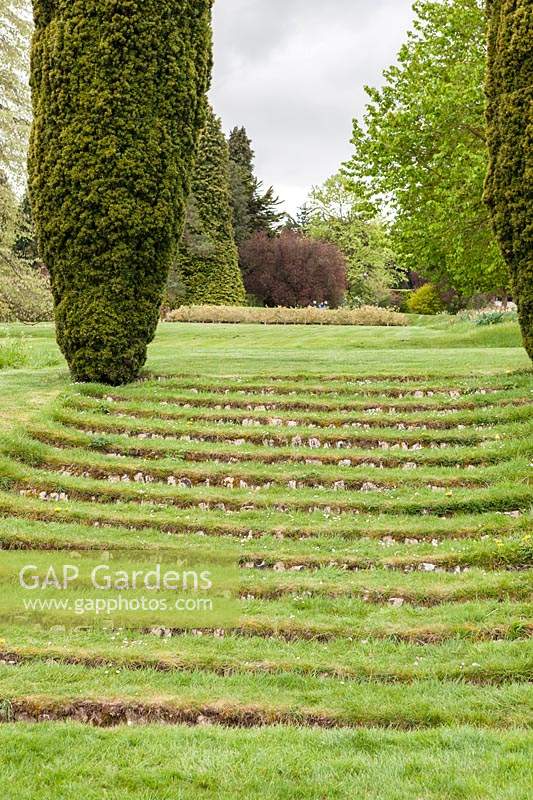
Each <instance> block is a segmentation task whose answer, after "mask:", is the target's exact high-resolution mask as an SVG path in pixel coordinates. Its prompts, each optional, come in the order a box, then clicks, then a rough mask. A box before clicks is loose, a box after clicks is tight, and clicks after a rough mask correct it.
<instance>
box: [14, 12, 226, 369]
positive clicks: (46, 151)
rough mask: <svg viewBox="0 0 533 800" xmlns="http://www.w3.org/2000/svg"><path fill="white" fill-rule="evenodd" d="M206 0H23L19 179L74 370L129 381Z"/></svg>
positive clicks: (188, 165) (159, 255)
mask: <svg viewBox="0 0 533 800" xmlns="http://www.w3.org/2000/svg"><path fill="white" fill-rule="evenodd" d="M211 5H212V0H34V16H35V36H34V42H33V52H32V77H31V81H32V90H33V105H34V116H35V121H34V126H33V131H32V140H31V147H30V159H29V167H30V189H31V198H32V207H33V213H34V218H35V223H36V229H37V235H38V239H39V242H40V248H41V254H42V258H43V260H44V262H45V263H46V265H47V267H48V269H49V271H50V275H51V281H52V289H53V295H54V303H55V317H56V325H57V338H58V342H59V345H60V347H61V349H62V351H63V353H64V354H65V356H66V358H67V361H68V363H69V366H70V368H71V372H72V375H73V377H74V378H75V379H77V380H80V381H102V382H106V383H111V384H120V383H125V382H128V381H130V380H133V379H134V378H135V377H136V375H137V374H138V372H139V369H140V368H141V367H142V365H143V364H144V362H145V360H146V348H147V345H148V343H149V342H150V341H151V340H152V338H153V336H154V333H155V330H156V326H157V321H158V317H159V309H160V304H161V301H162V296H163V292H164V288H165V284H166V279H167V275H168V269H169V264H170V260H171V258H172V254H173V253H174V252H175V248H176V245H177V241H178V239H179V236H180V235H181V230H182V222H183V217H184V209H185V200H186V197H187V194H188V191H189V178H190V174H191V172H192V168H193V161H194V154H195V150H196V144H197V137H198V135H199V132H200V130H201V128H202V126H203V124H204V119H205V92H206V90H207V87H208V82H209V74H210V67H211V48H210V43H211V34H210V11H211Z"/></svg>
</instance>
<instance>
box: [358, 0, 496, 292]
mask: <svg viewBox="0 0 533 800" xmlns="http://www.w3.org/2000/svg"><path fill="white" fill-rule="evenodd" d="M483 6H484V2H483V0H443V1H442V2H435V0H418V2H416V3H415V4H414V9H415V13H416V18H415V22H414V28H413V30H412V31H411V32H410V33H409V37H408V40H407V43H406V44H405V45H404V46H403V47H402V49H401V51H400V54H399V59H398V64H397V66H393V67H390V68H389V69H387V70H385V73H384V78H385V80H384V86H383V88H382V89H372V88H367V92H368V95H369V98H370V102H369V104H368V106H367V109H366V113H365V116H364V121H363V123H362V124H359V123H358V122H357V121H356V122H355V124H354V136H353V144H354V147H355V151H354V154H353V157H352V159H351V161H350V162H349V164H348V165H347V172H348V174H349V175H350V177H351V179H352V181H353V183H354V185H356V186H357V187H358V188H359V189H360V190H362V191H363V192H364V193H366V196H367V198H368V200H369V201H370V203H371V204H372V205H373V207H374V208H376V209H377V210H379V211H380V212H381V213H388V214H390V216H391V218H392V219H393V221H394V224H393V228H392V233H393V241H394V246H395V250H396V251H397V253H398V255H399V256H400V257H401V262H402V264H403V265H404V266H405V267H407V268H408V269H410V270H413V271H415V272H419V273H421V274H423V275H424V276H425V277H426V278H429V279H431V280H433V281H435V282H437V283H445V284H448V285H449V286H451V287H453V288H455V289H456V290H457V291H459V292H460V293H462V294H467V295H470V294H474V293H476V292H480V291H492V290H501V289H504V288H506V287H507V284H508V274H507V269H506V267H505V264H504V262H503V259H502V258H501V255H500V253H499V250H498V247H497V245H496V241H495V238H494V235H493V232H492V229H491V225H490V220H489V214H488V211H487V209H486V207H485V205H484V203H483V199H482V196H483V183H484V177H485V173H486V169H487V161H488V152H487V145H486V133H485V120H484V106H485V102H484V95H483V81H484V73H485V57H486V44H485V27H486V20H485V15H484V8H483Z"/></svg>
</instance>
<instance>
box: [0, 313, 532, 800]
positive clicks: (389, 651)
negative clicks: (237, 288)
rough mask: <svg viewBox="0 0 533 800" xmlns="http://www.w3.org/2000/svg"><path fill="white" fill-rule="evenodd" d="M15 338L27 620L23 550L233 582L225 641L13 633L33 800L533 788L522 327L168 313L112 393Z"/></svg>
mask: <svg viewBox="0 0 533 800" xmlns="http://www.w3.org/2000/svg"><path fill="white" fill-rule="evenodd" d="M0 333H1V335H2V336H3V337H4V339H5V341H9V343H12V342H13V341H14V340H16V341H17V342H18V345H17V346H18V352H19V354H21V355H20V358H19V360H18V362H16V363H13V361H10V363H9V364H8V365H7V366H6V367H5V368H4V369H2V370H1V371H0V394H1V397H2V401H1V408H0V430H1V441H0V515H1V518H0V546H1V547H2V549H3V550H4V552H5V556H6V557H5V560H4V563H3V566H2V567H1V568H0V579H1V580H2V582H3V591H5V595H4V597H5V598H6V604H5V605H6V607H7V606H10V603H11V601H13V603H14V602H15V599H16V598H15V591H16V586H15V582H14V581H13V580H12V576H10V574H9V569H8V566H7V565H8V563H9V559H8V556H9V557H11V556H15V555H16V556H17V558H23V559H26V560H27V562H28V563H29V564H31V563H35V562H36V561H38V560H39V559H42V558H45V557H47V555H48V554H49V555H50V557H54V558H64V559H65V560H67V561H68V560H69V559H70V561H72V559H78V560H79V559H83V558H84V557H85V556H87V555H89V554H90V556H91V558H95V557H98V556H99V555H102V557H105V558H106V559H111V560H112V559H113V558H114V557H115V554H119V553H122V554H123V553H128V552H130V553H137V554H139V553H141V554H142V555H143V558H145V557H146V558H148V559H150V558H151V557H152V556H153V558H157V557H159V555H160V553H161V552H164V553H165V555H166V557H169V558H174V559H182V560H184V561H186V562H187V563H188V562H189V561H190V562H191V563H192V562H195V561H200V560H202V559H203V558H207V557H208V556H209V557H212V556H213V554H215V555H216V557H217V558H218V559H219V560H221V561H223V562H224V563H228V564H231V565H233V566H234V567H235V568H236V570H237V575H238V580H237V582H236V585H235V586H234V587H233V588H232V600H234V601H235V602H236V604H237V607H238V614H237V615H236V617H235V618H234V619H232V620H231V621H228V622H227V623H226V624H224V626H223V627H220V626H216V627H213V626H209V625H207V626H206V625H203V626H201V627H194V626H192V627H191V626H183V625H176V626H173V625H172V624H161V625H152V626H148V627H146V626H145V625H143V624H142V623H141V621H140V620H139V621H136V618H135V617H134V616H132V617H131V619H130V621H129V622H124V621H123V620H122V619H121V621H120V624H119V623H117V621H116V620H115V621H114V620H113V618H112V616H111V618H106V620H105V624H104V623H103V622H102V621H98V622H96V623H95V624H83V625H79V626H74V627H72V626H70V625H67V624H64V623H62V621H61V616H60V615H54V614H49V615H48V617H43V619H41V620H40V621H39V623H35V622H32V623H29V622H28V620H27V619H25V618H24V615H22V614H15V615H7V614H4V615H3V616H2V618H1V620H0V662H1V663H0V718H1V720H2V721H3V723H4V725H3V726H1V727H0V739H1V743H0V753H1V755H0V764H1V768H2V774H3V775H4V776H5V779H6V780H7V785H9V784H10V783H11V782H12V781H14V780H17V781H18V782H19V785H20V787H21V789H20V793H19V794H18V795H17V797H24V798H28V800H29V799H30V798H32V799H33V798H37V797H39V798H41V797H52V796H54V797H61V796H64V792H65V791H66V788H65V787H68V791H69V792H70V793H72V792H73V791H75V790H76V788H79V791H80V792H84V796H87V797H90V798H92V797H94V798H97V797H98V798H100V797H102V796H104V794H105V796H109V797H112V798H117V800H118V798H135V800H137V799H138V800H147V798H148V797H155V796H157V797H160V796H165V797H166V796H169V797H170V796H176V797H184V798H185V797H186V798H197V797H202V796H216V797H221V798H233V797H235V796H237V794H243V796H245V797H247V798H263V797H265V796H266V794H268V796H272V797H276V798H278V797H279V798H285V797H286V798H289V797H294V793H293V785H294V783H295V782H296V783H297V785H298V787H299V790H300V789H301V794H300V795H299V796H301V797H302V798H309V800H311V798H313V800H314V798H317V797H321V796H323V792H324V786H325V785H328V787H329V789H328V797H339V798H341V797H342V798H344V797H353V796H364V797H365V798H369V800H372V798H376V800H377V798H379V800H403V799H404V798H405V800H412V798H417V797H424V798H431V800H433V798H435V799H437V798H438V800H445V798H446V800H448V798H452V797H453V798H468V800H470V799H471V798H494V800H496V798H498V800H501V798H505V799H506V800H523V799H524V798H525V797H526V796H527V786H526V784H525V781H526V778H525V775H526V773H527V769H526V767H527V763H528V747H530V746H531V738H530V733H529V729H530V726H531V720H532V716H531V712H532V693H531V678H532V665H533V647H532V644H531V635H532V633H533V614H532V609H533V606H532V603H531V599H532V598H531V585H532V582H531V578H532V558H533V536H532V530H533V524H532V496H533V494H532V491H531V463H532V461H533V437H532V433H533V423H532V417H531V399H532V397H531V391H532V388H533V383H532V380H531V371H530V368H529V362H528V359H527V357H526V355H525V353H524V351H523V350H522V349H521V347H520V340H519V335H518V329H517V326H516V325H515V324H511V323H504V324H502V325H500V326H494V327H493V328H492V327H479V326H478V327H475V326H473V325H471V324H470V323H468V322H466V321H451V320H449V319H447V318H444V317H442V318H437V319H431V320H429V321H427V320H420V321H415V324H413V325H410V326H407V327H365V326H364V325H363V326H360V327H350V326H328V327H317V326H314V325H309V326H307V325H306V326H305V327H304V326H301V327H300V326H291V327H288V326H287V327H281V326H276V325H269V326H254V325H248V324H240V325H238V326H234V325H224V324H216V323H214V324H212V325H208V326H202V325H200V324H193V323H190V324H171V323H168V324H163V325H162V326H161V329H160V332H159V335H158V337H157V339H156V341H155V343H154V344H153V346H152V348H151V353H150V360H149V364H148V368H147V371H146V373H145V375H144V376H143V379H142V380H141V381H139V382H138V383H136V384H134V385H131V386H128V387H119V388H113V389H110V388H109V387H104V386H99V385H72V384H71V383H70V382H69V380H68V375H67V374H66V371H65V369H64V366H63V363H62V361H61V359H60V356H59V354H58V352H57V350H56V347H55V344H54V341H53V331H52V329H51V327H50V326H46V325H38V326H34V327H31V328H27V329H26V328H23V327H21V326H15V325H13V326H2V330H1V332H0ZM1 341H2V340H1V338H0V343H1ZM10 347H11V344H10ZM28 721H38V722H39V723H40V724H39V725H38V726H36V727H28V725H27V723H28ZM141 724H143V726H144V727H143V728H142V730H141V729H139V728H138V726H139V725H141ZM128 726H129V727H128ZM104 728H112V730H103V729H104ZM163 760H164V766H163ZM141 762H142V780H141V766H140V764H141ZM37 772H39V774H40V775H41V779H40V780H41V783H40V786H39V787H37V786H36V785H35V781H34V776H35V774H36V773H37ZM88 775H90V776H91V786H90V788H87V786H86V785H85V784H84V776H85V777H86V776H88ZM32 776H33V777H32ZM95 776H96V778H95ZM146 776H148V779H149V781H150V787H151V788H150V790H149V791H148V790H147V789H146V786H147V784H146V780H147V777H146ZM265 787H268V788H265ZM357 793H359V795H358V794H357ZM6 796H9V792H8V793H7V795H6Z"/></svg>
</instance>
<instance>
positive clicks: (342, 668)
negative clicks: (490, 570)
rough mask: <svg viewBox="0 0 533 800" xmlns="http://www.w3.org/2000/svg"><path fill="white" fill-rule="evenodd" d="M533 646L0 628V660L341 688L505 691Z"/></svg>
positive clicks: (527, 673)
mask: <svg viewBox="0 0 533 800" xmlns="http://www.w3.org/2000/svg"><path fill="white" fill-rule="evenodd" d="M532 648H533V643H532V642H531V641H525V640H521V639H518V640H515V641H496V642H490V641H488V642H472V641H467V640H464V639H450V640H448V641H446V642H444V643H441V644H437V645H417V644H408V643H407V644H404V643H392V642H387V641H379V640H375V639H372V640H369V641H368V642H367V643H366V644H362V645H360V646H359V647H356V648H354V647H353V646H351V645H350V644H349V643H346V642H344V641H342V640H332V641H331V642H328V644H327V646H325V645H324V644H323V643H320V642H314V641H296V642H291V643H287V642H283V641H280V640H276V641H273V640H271V639H264V638H260V637H256V638H254V637H247V638H244V637H240V636H231V635H228V636H225V637H222V638H220V637H210V636H198V635H192V634H185V635H183V636H181V637H179V639H176V638H172V637H171V638H157V639H155V638H154V636H151V635H147V634H144V635H143V634H140V633H139V632H138V631H128V630H122V631H116V630H103V629H102V630H99V629H89V630H84V631H72V630H68V631H67V630H64V631H63V632H62V631H61V630H59V631H58V630H57V629H55V630H53V631H51V630H49V629H43V630H40V629H33V628H30V629H28V627H27V626H25V627H16V626H9V627H6V626H4V627H0V650H1V651H2V655H1V656H0V660H3V661H6V662H8V663H9V662H11V661H14V662H15V663H18V662H19V661H24V660H32V659H40V660H47V659H49V658H51V659H55V660H58V661H64V663H67V664H68V663H70V664H75V663H80V664H84V665H86V666H103V667H107V668H108V669H123V668H126V669H146V668H150V669H155V670H158V671H164V672H172V671H184V670H204V671H209V672H215V673H217V674H219V675H223V676H225V675H230V674H240V673H252V674H259V675H265V676H266V675H269V674H287V673H290V674H292V673H295V674H300V675H311V676H315V677H336V678H339V679H345V680H379V681H385V682H387V681H399V682H411V681H413V680H421V679H424V680H428V679H430V680H455V679H458V680H462V681H468V682H471V683H495V684H496V683H509V682H517V681H529V680H531V678H532V677H533V674H532V673H533V669H532V663H531V660H532Z"/></svg>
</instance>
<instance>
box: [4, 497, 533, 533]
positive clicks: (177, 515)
mask: <svg viewBox="0 0 533 800" xmlns="http://www.w3.org/2000/svg"><path fill="white" fill-rule="evenodd" d="M0 515H1V516H4V517H18V518H19V519H21V520H28V521H31V520H35V521H37V520H40V521H42V522H51V523H54V522H64V523H69V524H75V523H79V524H81V525H86V526H90V527H96V528H100V527H101V528H102V530H103V531H104V530H105V526H110V527H116V526H121V527H122V528H123V529H124V530H125V531H131V532H134V531H137V532H142V531H143V530H144V531H146V532H149V531H150V530H153V531H159V533H163V534H169V535H187V536H191V535H192V536H194V535H201V536H204V535H206V534H208V535H210V536H220V537H225V536H227V537H234V538H237V539H248V540H254V539H260V538H262V537H265V536H273V537H275V538H276V539H278V540H284V539H286V540H291V539H294V540H307V539H310V538H311V537H324V538H325V539H326V540H332V539H335V538H336V537H338V538H341V539H345V540H346V541H351V542H357V541H359V540H360V539H363V538H382V537H387V538H388V540H389V541H392V542H394V541H400V540H403V539H406V538H412V537H416V538H418V539H420V540H426V541H427V540H429V541H431V540H432V539H433V538H435V537H439V536H441V537H442V536H445V537H447V538H451V539H457V540H462V539H465V540H467V539H469V538H471V537H474V538H476V537H480V536H492V535H494V536H504V537H507V536H509V535H512V534H513V532H520V531H524V532H527V531H528V530H530V528H531V515H530V514H528V513H524V514H523V515H519V516H516V517H515V516H514V515H513V516H508V515H503V514H499V513H480V514H470V515H457V516H456V517H447V518H440V517H429V516H427V517H421V516H415V515H413V516H406V515H399V514H392V515H380V516H376V517H365V516H362V515H361V516H359V517H355V518H354V519H350V520H349V521H348V522H346V521H345V520H344V519H343V518H328V519H325V518H324V515H320V514H314V515H302V516H301V517H299V518H298V519H297V518H296V517H295V518H292V519H288V515H287V514H283V513H280V512H272V513H270V512H245V513H243V514H242V515H240V516H239V518H238V519H235V515H233V516H232V518H230V519H229V520H228V519H225V518H224V517H223V516H222V515H221V514H220V512H196V511H195V512H194V513H193V514H191V513H189V512H188V511H181V510H180V509H174V508H168V507H167V508H156V509H153V508H151V507H150V508H146V507H143V506H139V504H132V503H130V504H127V503H123V504H120V506H118V505H112V506H110V505H101V506H98V505H97V504H94V503H84V502H78V501H75V502H71V503H59V504H54V503H52V502H48V501H44V500H40V499H36V498H33V497H31V496H24V497H21V496H19V495H16V494H12V493H9V492H5V491H1V490H0ZM92 533H94V531H92ZM1 534H2V532H1V531H0V535H1ZM145 535H149V534H148V533H146V534H145ZM6 541H7V539H6Z"/></svg>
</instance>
